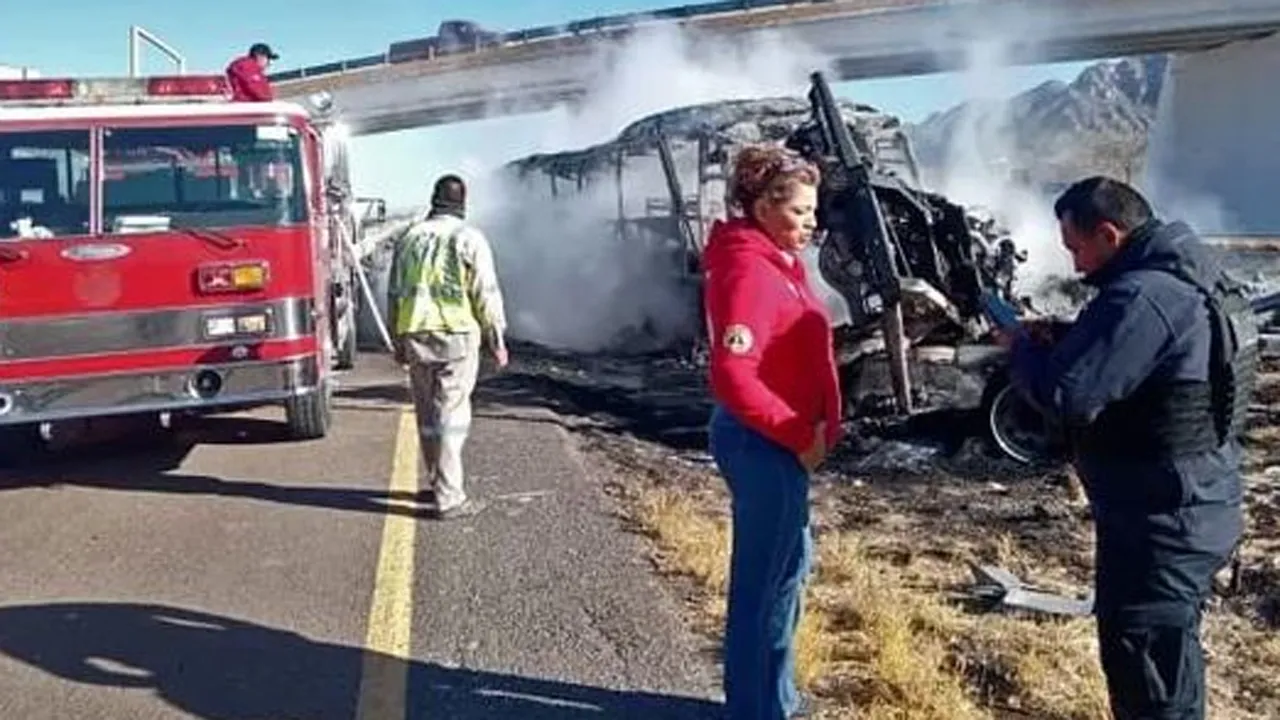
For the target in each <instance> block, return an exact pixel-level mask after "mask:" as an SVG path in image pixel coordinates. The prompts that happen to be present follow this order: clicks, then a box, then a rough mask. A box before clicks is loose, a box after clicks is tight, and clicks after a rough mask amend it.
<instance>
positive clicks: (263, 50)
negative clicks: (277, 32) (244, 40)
mask: <svg viewBox="0 0 1280 720" xmlns="http://www.w3.org/2000/svg"><path fill="white" fill-rule="evenodd" d="M249 54H250V55H266V56H267V57H268V58H270V59H272V60H279V59H280V56H279V55H277V54H275V52H273V51H272V50H271V46H270V45H268V44H266V43H254V44H253V47H251V48H249Z"/></svg>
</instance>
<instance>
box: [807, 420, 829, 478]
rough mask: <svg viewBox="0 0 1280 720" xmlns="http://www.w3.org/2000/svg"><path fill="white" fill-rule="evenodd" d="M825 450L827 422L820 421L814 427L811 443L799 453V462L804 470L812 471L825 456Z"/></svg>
mask: <svg viewBox="0 0 1280 720" xmlns="http://www.w3.org/2000/svg"><path fill="white" fill-rule="evenodd" d="M827 450H828V448H827V424H826V423H825V422H820V423H818V426H817V427H816V428H814V431H813V443H812V444H811V445H809V449H808V450H805V451H804V452H802V453H800V464H801V465H803V466H804V469H805V470H809V471H810V472H812V471H813V470H814V469H815V468H817V467H818V466H819V465H821V464H822V461H823V460H825V459H826V458H827Z"/></svg>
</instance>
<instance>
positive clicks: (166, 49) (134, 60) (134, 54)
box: [129, 25, 187, 77]
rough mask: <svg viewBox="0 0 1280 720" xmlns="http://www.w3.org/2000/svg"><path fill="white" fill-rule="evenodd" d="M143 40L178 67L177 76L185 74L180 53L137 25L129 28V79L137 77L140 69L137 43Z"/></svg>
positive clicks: (184, 65) (185, 67)
mask: <svg viewBox="0 0 1280 720" xmlns="http://www.w3.org/2000/svg"><path fill="white" fill-rule="evenodd" d="M142 40H145V41H147V42H148V43H150V44H151V46H152V47H154V48H155V49H157V50H159V51H160V52H162V53H164V54H165V55H166V56H168V58H169V59H170V60H172V61H173V64H174V65H176V66H177V67H178V74H179V75H185V74H186V73H187V60H186V58H184V57H183V56H182V53H180V52H178V51H177V50H175V49H174V47H173V46H172V45H170V44H169V43H166V42H165V41H163V40H161V39H160V38H159V37H157V36H156V35H155V34H154V33H152V32H150V31H149V30H147V29H146V28H143V27H139V26H137V25H131V26H129V77H138V75H139V72H140V69H139V65H140V61H141V59H142V56H141V53H140V52H139V50H140V48H139V41H142Z"/></svg>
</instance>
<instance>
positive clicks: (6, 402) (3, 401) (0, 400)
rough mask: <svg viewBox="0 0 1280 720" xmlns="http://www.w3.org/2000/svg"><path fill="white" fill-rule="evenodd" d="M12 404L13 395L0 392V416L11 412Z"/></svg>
mask: <svg viewBox="0 0 1280 720" xmlns="http://www.w3.org/2000/svg"><path fill="white" fill-rule="evenodd" d="M13 406H14V402H13V396H12V395H10V394H9V393H7V392H0V417H2V416H4V415H8V414H9V413H10V412H12V411H13Z"/></svg>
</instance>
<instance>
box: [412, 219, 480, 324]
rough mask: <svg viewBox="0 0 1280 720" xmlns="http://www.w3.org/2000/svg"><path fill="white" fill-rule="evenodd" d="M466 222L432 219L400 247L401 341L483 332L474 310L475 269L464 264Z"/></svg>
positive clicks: (413, 231) (422, 224)
mask: <svg viewBox="0 0 1280 720" xmlns="http://www.w3.org/2000/svg"><path fill="white" fill-rule="evenodd" d="M465 227H466V226H465V225H463V224H462V223H461V222H455V223H447V222H445V221H444V218H432V219H430V220H427V221H424V222H421V223H418V224H417V225H415V226H414V227H412V228H411V229H410V230H409V231H408V232H407V233H405V236H404V238H403V239H402V240H401V241H400V242H399V243H397V245H396V256H397V257H396V260H397V262H396V266H397V267H398V268H399V277H396V278H392V281H393V282H394V283H395V287H396V290H397V294H398V299H397V305H396V328H395V333H396V334H397V335H405V334H408V333H419V332H446V333H461V332H471V331H478V330H479V329H480V324H479V323H478V322H477V321H476V318H475V313H474V312H473V311H472V307H471V294H470V293H469V292H468V287H469V286H470V284H471V282H470V281H471V272H472V271H471V268H469V267H468V266H467V265H466V263H464V262H463V261H462V257H461V254H460V253H459V251H458V237H459V236H460V235H461V233H462V231H463V230H464V229H465Z"/></svg>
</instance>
